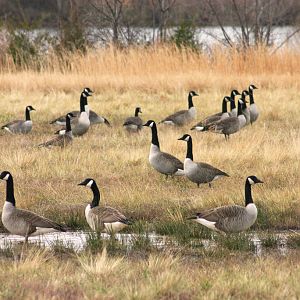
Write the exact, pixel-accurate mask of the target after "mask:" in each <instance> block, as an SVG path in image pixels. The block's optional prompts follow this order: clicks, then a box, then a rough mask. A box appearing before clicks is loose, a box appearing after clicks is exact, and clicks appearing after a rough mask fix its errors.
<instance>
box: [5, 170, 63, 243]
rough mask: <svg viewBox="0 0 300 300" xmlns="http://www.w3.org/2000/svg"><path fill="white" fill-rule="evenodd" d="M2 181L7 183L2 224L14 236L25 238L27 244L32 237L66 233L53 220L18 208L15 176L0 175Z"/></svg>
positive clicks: (9, 174) (8, 174)
mask: <svg viewBox="0 0 300 300" xmlns="http://www.w3.org/2000/svg"><path fill="white" fill-rule="evenodd" d="M0 179H2V180H4V181H6V200H5V203H4V206H3V210H2V223H3V225H4V227H5V228H6V229H7V230H8V231H9V232H10V233H12V234H16V235H20V236H24V237H25V243H27V241H28V238H29V237H31V236H37V235H41V234H45V233H50V232H56V231H63V232H64V231H66V228H65V227H64V226H62V225H60V224H58V223H56V222H54V221H52V220H49V219H47V218H44V217H42V216H39V215H38V214H36V213H34V212H31V211H29V210H24V209H20V208H17V207H16V200H15V195H14V180H13V176H12V175H11V173H10V172H8V171H3V172H2V173H1V174H0Z"/></svg>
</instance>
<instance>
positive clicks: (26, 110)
mask: <svg viewBox="0 0 300 300" xmlns="http://www.w3.org/2000/svg"><path fill="white" fill-rule="evenodd" d="M25 118H26V121H30V110H29V109H27V108H26V109H25Z"/></svg>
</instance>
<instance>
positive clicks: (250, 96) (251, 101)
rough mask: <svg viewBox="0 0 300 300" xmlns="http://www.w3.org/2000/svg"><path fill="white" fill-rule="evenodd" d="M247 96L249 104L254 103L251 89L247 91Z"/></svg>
mask: <svg viewBox="0 0 300 300" xmlns="http://www.w3.org/2000/svg"><path fill="white" fill-rule="evenodd" d="M249 98H250V104H254V97H253V91H252V90H250V91H249Z"/></svg>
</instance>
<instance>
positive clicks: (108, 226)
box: [78, 178, 131, 234]
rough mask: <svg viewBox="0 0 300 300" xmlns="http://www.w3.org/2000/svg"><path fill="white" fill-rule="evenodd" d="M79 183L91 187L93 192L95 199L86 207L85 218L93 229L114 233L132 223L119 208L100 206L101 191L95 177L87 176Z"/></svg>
mask: <svg viewBox="0 0 300 300" xmlns="http://www.w3.org/2000/svg"><path fill="white" fill-rule="evenodd" d="M78 185H82V186H86V187H89V188H91V190H92V192H93V200H92V202H91V203H90V204H88V205H87V206H86V208H85V218H86V221H87V222H88V224H89V226H90V227H91V229H92V230H94V231H97V232H101V231H105V232H107V233H110V234H113V233H117V232H119V231H120V230H122V229H123V228H125V227H126V226H128V225H130V224H131V223H130V221H129V220H128V219H127V218H126V217H125V216H124V215H123V214H121V213H120V212H119V211H118V210H117V209H115V208H112V207H110V206H99V202H100V191H99V189H98V186H97V183H96V181H95V180H94V179H92V178H87V179H85V180H84V181H83V182H81V183H79V184H78Z"/></svg>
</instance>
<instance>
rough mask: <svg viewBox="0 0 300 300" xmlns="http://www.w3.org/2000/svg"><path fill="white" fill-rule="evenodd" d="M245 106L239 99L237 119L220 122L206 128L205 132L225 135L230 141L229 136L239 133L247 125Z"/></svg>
mask: <svg viewBox="0 0 300 300" xmlns="http://www.w3.org/2000/svg"><path fill="white" fill-rule="evenodd" d="M231 101H232V100H231ZM243 104H244V102H243V100H242V99H239V101H238V116H237V117H229V118H226V119H223V120H220V121H218V122H216V123H214V124H212V125H209V126H206V127H205V128H204V130H203V131H212V132H215V133H220V134H224V136H225V139H226V140H227V139H229V136H230V135H231V134H233V133H236V132H238V131H239V130H240V129H241V128H243V127H244V126H245V125H246V118H245V116H244V115H243V113H242V105H243Z"/></svg>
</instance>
